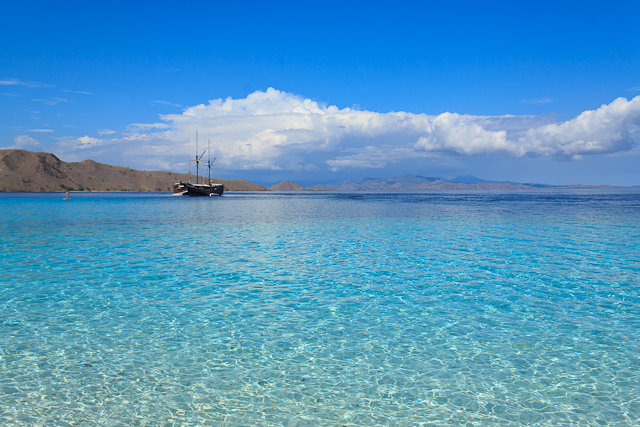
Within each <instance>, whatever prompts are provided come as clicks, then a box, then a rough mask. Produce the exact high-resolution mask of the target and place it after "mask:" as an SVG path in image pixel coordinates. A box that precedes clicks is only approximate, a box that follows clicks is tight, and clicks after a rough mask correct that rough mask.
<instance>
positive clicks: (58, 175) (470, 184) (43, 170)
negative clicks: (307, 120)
mask: <svg viewBox="0 0 640 427" xmlns="http://www.w3.org/2000/svg"><path fill="white" fill-rule="evenodd" d="M188 179H189V175H187V174H179V173H174V172H165V171H140V170H136V169H131V168H126V167H122V166H110V165H106V164H103V163H98V162H94V161H93V160H84V161H82V162H73V163H68V162H63V161H62V160H60V159H59V158H57V157H56V156H55V155H53V154H51V153H33V152H31V151H26V150H0V192H2V191H4V192H7V191H65V190H69V191H170V190H171V188H172V186H173V184H174V183H176V182H178V181H188ZM214 180H215V182H218V183H221V184H224V186H225V187H226V189H227V190H228V191H266V190H267V188H265V187H264V186H262V185H258V184H254V183H252V182H249V181H246V180H243V179H219V178H214ZM533 188H616V187H613V186H608V185H598V186H586V185H565V186H551V185H543V184H521V183H517V182H509V181H487V180H484V179H480V178H476V177H474V176H470V175H468V176H461V177H457V178H455V179H452V180H446V179H443V178H436V177H425V176H419V175H406V176H402V177H395V178H383V179H381V178H363V179H360V180H358V181H342V182H338V183H336V184H333V185H330V186H326V185H314V186H311V187H309V188H308V189H306V188H304V187H302V186H300V185H298V184H296V183H294V182H289V181H284V182H281V183H279V184H276V185H273V186H271V187H270V188H269V190H271V191H306V190H319V191H331V190H340V191H357V190H499V189H533Z"/></svg>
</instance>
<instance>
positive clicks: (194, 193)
mask: <svg viewBox="0 0 640 427" xmlns="http://www.w3.org/2000/svg"><path fill="white" fill-rule="evenodd" d="M223 193H224V185H222V184H211V185H206V184H189V183H186V182H178V183H177V184H175V185H174V186H173V195H174V196H190V197H209V196H222V194H223Z"/></svg>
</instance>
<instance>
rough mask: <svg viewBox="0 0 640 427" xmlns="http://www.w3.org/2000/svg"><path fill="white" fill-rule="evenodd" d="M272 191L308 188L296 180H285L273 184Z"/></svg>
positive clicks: (303, 189)
mask: <svg viewBox="0 0 640 427" xmlns="http://www.w3.org/2000/svg"><path fill="white" fill-rule="evenodd" d="M269 190H270V191H307V189H306V188H304V187H302V186H301V185H298V184H296V183H295V182H289V181H284V182H281V183H280V184H276V185H272V186H271V187H269Z"/></svg>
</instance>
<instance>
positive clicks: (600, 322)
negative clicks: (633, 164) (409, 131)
mask: <svg viewBox="0 0 640 427" xmlns="http://www.w3.org/2000/svg"><path fill="white" fill-rule="evenodd" d="M63 197H64V196H63V194H62V193H57V194H52V193H41V194H38V193H33V194H25V193H22V194H21V193H4V194H2V195H1V196H0V236H1V237H0V425H2V426H213V425H215V426H493V425H500V426H502V425H504V426H605V425H606V426H637V425H640V189H637V188H636V189H575V190H567V189H563V190H553V189H545V190H513V191H451V192H447V191H432V192H428V191H425V192H368V191H367V192H291V193H284V192H283V193H274V192H256V193H242V192H238V193H227V194H225V195H224V196H223V197H208V198H184V197H172V196H170V195H169V194H168V193H72V194H71V197H70V200H66V201H65V200H63Z"/></svg>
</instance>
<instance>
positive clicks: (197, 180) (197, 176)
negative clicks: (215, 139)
mask: <svg viewBox="0 0 640 427" xmlns="http://www.w3.org/2000/svg"><path fill="white" fill-rule="evenodd" d="M198 166H200V160H199V159H198V131H197V130H196V184H200V178H199V175H198Z"/></svg>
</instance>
